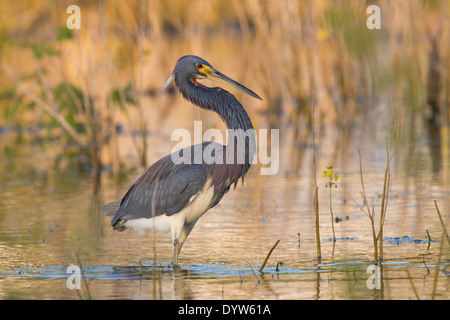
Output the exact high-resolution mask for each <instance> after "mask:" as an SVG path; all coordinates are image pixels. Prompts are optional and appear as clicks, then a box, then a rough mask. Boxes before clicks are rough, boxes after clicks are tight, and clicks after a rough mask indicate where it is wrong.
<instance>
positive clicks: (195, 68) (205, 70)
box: [163, 55, 262, 100]
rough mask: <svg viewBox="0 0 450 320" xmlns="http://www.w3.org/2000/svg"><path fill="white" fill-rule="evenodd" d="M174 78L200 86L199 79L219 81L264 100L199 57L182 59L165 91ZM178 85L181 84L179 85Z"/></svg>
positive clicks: (168, 81) (166, 84)
mask: <svg viewBox="0 0 450 320" xmlns="http://www.w3.org/2000/svg"><path fill="white" fill-rule="evenodd" d="M174 78H175V79H188V80H189V81H191V82H192V83H194V84H198V82H197V80H199V79H212V80H218V81H221V82H225V83H228V84H231V85H232V86H233V87H235V88H237V89H239V90H241V91H243V92H245V93H247V94H249V95H251V96H252V97H255V98H257V99H260V100H262V99H261V97H260V96H258V95H257V94H256V93H254V92H253V91H252V90H250V89H248V88H246V87H244V86H243V85H242V84H240V83H239V82H237V81H235V80H233V79H231V78H229V77H227V76H226V75H224V74H223V73H222V72H220V71H218V70H216V69H214V68H213V66H211V64H209V62H207V61H206V60H203V59H202V58H200V57H197V56H192V55H190V56H184V57H181V58H180V59H179V60H178V62H177V64H176V65H175V68H174V70H173V73H172V74H171V76H170V77H169V79H168V80H167V82H166V83H165V84H164V86H163V89H165V88H166V87H167V86H168V85H169V84H170V82H172V80H173V79H174ZM177 85H180V84H179V83H177Z"/></svg>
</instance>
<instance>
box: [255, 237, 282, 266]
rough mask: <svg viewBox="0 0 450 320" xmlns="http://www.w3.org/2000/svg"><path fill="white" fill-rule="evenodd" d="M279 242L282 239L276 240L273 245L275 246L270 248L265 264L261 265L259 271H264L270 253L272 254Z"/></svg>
mask: <svg viewBox="0 0 450 320" xmlns="http://www.w3.org/2000/svg"><path fill="white" fill-rule="evenodd" d="M278 243H280V240H277V242H275V244H274V245H273V247H272V248H271V249H270V251H269V253H268V254H267V256H266V259H264V262H263V264H262V265H261V268H259V272H262V271H263V269H264V267H265V266H266V263H267V260H269V258H270V255H271V254H272V251H273V250H274V249H275V247H276V246H277V245H278Z"/></svg>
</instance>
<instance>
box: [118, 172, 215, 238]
mask: <svg viewBox="0 0 450 320" xmlns="http://www.w3.org/2000/svg"><path fill="white" fill-rule="evenodd" d="M210 185H211V180H207V181H206V183H205V186H204V187H203V189H202V190H200V191H199V192H198V193H197V194H196V195H194V196H192V198H191V200H190V201H189V203H188V205H187V206H186V207H185V208H184V209H182V210H180V211H179V212H177V213H175V214H172V215H170V216H167V215H165V214H161V215H159V216H156V217H153V218H139V219H133V220H128V221H127V222H126V223H125V226H126V227H128V228H129V227H131V228H133V229H134V230H137V231H139V232H141V233H147V232H149V231H152V230H154V231H157V232H169V231H171V230H181V229H182V228H183V226H184V225H185V224H191V223H193V222H195V221H197V220H198V219H199V218H200V217H201V216H202V215H203V214H204V213H205V212H206V211H207V210H208V209H209V206H210V205H211V201H212V198H213V196H214V187H210Z"/></svg>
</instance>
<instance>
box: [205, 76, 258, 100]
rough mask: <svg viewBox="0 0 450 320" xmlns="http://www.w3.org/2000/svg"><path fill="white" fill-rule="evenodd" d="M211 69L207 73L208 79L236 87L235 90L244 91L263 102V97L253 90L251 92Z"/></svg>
mask: <svg viewBox="0 0 450 320" xmlns="http://www.w3.org/2000/svg"><path fill="white" fill-rule="evenodd" d="M209 69H210V70H208V72H207V75H208V78H211V79H215V80H219V81H222V82H226V83H228V84H231V85H232V86H233V87H235V88H237V89H239V90H241V91H244V92H245V93H246V94H248V95H251V96H252V97H255V98H256V99H259V100H262V99H261V97H260V96H258V95H257V94H256V93H254V92H253V91H252V90H250V89H249V88H247V87H244V86H243V85H242V84H240V83H239V82H237V81H234V80H233V79H231V78H229V77H227V76H226V75H224V74H223V73H222V72H220V71H217V70H216V69H214V68H209Z"/></svg>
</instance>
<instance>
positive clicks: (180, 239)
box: [172, 220, 197, 266]
mask: <svg viewBox="0 0 450 320" xmlns="http://www.w3.org/2000/svg"><path fill="white" fill-rule="evenodd" d="M196 222H197V220H196V221H194V222H191V223H189V224H185V225H183V228H182V229H181V232H180V234H179V235H178V234H177V232H172V242H173V258H172V263H173V265H174V266H178V256H179V254H180V251H181V247H183V243H184V241H185V240H186V238H187V237H188V235H189V233H191V231H192V229H193V228H194V225H195V223H196Z"/></svg>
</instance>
